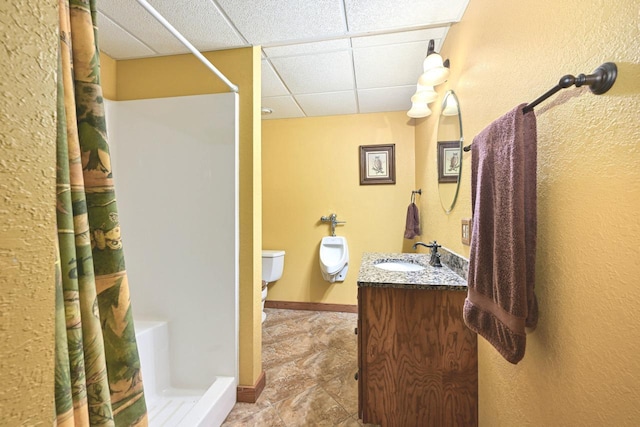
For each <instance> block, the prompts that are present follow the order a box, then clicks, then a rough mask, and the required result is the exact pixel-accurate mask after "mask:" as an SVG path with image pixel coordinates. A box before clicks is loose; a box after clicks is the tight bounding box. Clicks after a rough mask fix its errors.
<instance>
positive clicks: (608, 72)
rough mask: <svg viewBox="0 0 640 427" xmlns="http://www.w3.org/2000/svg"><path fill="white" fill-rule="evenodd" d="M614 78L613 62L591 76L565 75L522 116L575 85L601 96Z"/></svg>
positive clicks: (613, 81) (467, 149)
mask: <svg viewBox="0 0 640 427" xmlns="http://www.w3.org/2000/svg"><path fill="white" fill-rule="evenodd" d="M616 77H618V67H617V66H616V64H615V63H614V62H605V63H604V64H602V65H601V66H599V67H598V68H596V69H595V71H594V72H593V74H589V75H585V74H579V75H578V77H574V76H572V75H571V74H567V75H566V76H562V78H561V79H560V81H559V82H558V84H557V85H555V86H554V87H552V88H551V89H549V90H548V91H546V92H545V93H544V94H542V95H541V96H539V97H538V98H536V99H535V100H534V101H532V102H530V103H529V104H527V105H525V106H524V107H523V108H522V113H523V114H524V113H528V112H529V111H533V109H534V108H535V107H536V106H537V105H538V104H540V103H541V102H542V101H544V100H546V99H547V98H549V97H550V96H552V95H554V94H555V93H556V92H559V91H560V90H561V89H566V88H568V87H571V86H573V85H575V86H576V87H580V86H583V85H587V86H589V89H590V90H591V92H592V93H593V94H595V95H602V94H603V93H605V92H606V91H608V90H609V89H611V86H613V84H614V83H615V81H616ZM472 145H473V144H469V145H467V146H466V147H464V148H463V150H464V151H469V150H471V146H472Z"/></svg>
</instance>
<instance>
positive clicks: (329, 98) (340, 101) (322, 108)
mask: <svg viewBox="0 0 640 427" xmlns="http://www.w3.org/2000/svg"><path fill="white" fill-rule="evenodd" d="M296 100H297V101H298V103H299V104H300V106H301V107H302V109H303V110H304V112H305V113H306V115H307V116H311V117H313V116H333V115H338V114H356V113H357V112H358V106H357V105H356V95H355V93H354V92H353V91H344V92H328V93H312V94H306V95H296Z"/></svg>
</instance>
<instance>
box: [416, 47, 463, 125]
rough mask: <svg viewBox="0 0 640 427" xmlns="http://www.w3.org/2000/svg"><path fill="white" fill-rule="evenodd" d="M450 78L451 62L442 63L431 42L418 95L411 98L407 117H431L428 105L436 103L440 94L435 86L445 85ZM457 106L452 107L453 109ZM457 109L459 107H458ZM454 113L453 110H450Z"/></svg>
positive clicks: (419, 83)
mask: <svg viewBox="0 0 640 427" xmlns="http://www.w3.org/2000/svg"><path fill="white" fill-rule="evenodd" d="M448 78H449V60H448V59H447V60H446V61H444V62H443V61H442V56H440V55H439V54H438V53H436V51H435V41H434V40H433V39H432V40H429V47H428V48H427V57H426V58H425V59H424V62H423V63H422V74H421V75H420V77H419V78H418V84H417V85H416V93H414V94H413V96H412V97H411V109H410V110H409V111H408V112H407V116H409V117H411V118H422V117H427V116H429V115H431V110H430V109H429V106H428V105H427V104H430V103H432V102H434V101H435V100H436V99H437V98H438V93H437V92H436V91H435V89H434V86H436V85H439V84H441V83H444V82H445V81H447V79H448ZM454 107H456V106H452V107H451V108H452V109H453V108H454ZM456 109H457V107H456ZM449 111H453V110H449Z"/></svg>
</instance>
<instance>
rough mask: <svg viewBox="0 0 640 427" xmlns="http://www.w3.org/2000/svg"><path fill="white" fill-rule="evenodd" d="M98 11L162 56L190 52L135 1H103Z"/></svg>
mask: <svg viewBox="0 0 640 427" xmlns="http://www.w3.org/2000/svg"><path fill="white" fill-rule="evenodd" d="M98 10H99V11H100V12H102V13H103V14H104V15H106V16H107V17H108V18H109V19H111V20H112V21H114V22H117V23H118V24H119V25H120V26H121V27H122V28H123V29H124V30H126V31H128V32H129V33H131V34H132V35H133V36H135V37H136V38H137V39H139V40H141V41H142V42H143V43H144V44H146V45H147V46H149V47H150V48H152V49H153V50H155V51H156V52H158V53H159V54H161V55H175V54H181V53H188V52H189V50H188V49H187V48H186V47H184V45H183V44H182V43H180V42H179V41H178V39H176V38H175V37H174V36H173V35H172V34H171V33H170V32H169V31H167V29H166V28H164V27H163V26H162V24H160V23H159V22H158V21H156V19H155V18H154V17H153V16H151V14H149V12H147V11H146V10H145V9H144V8H143V7H142V6H140V5H139V4H138V3H137V2H135V1H131V0H109V1H102V2H99V3H98ZM98 24H99V23H98ZM115 59H120V58H115Z"/></svg>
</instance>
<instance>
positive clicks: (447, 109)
mask: <svg viewBox="0 0 640 427" xmlns="http://www.w3.org/2000/svg"><path fill="white" fill-rule="evenodd" d="M459 111H460V110H459V108H458V101H457V99H456V97H455V96H445V98H444V102H443V103H442V115H443V116H457V115H458V112H459Z"/></svg>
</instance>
